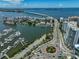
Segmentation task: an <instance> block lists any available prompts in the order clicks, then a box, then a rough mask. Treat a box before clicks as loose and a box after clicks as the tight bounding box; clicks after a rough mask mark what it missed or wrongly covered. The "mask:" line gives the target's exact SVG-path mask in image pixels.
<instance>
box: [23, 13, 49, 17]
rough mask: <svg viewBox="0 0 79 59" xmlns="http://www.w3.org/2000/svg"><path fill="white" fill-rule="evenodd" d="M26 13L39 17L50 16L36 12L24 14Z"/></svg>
mask: <svg viewBox="0 0 79 59" xmlns="http://www.w3.org/2000/svg"><path fill="white" fill-rule="evenodd" d="M24 13H29V14H34V15H39V16H44V17H48V15H46V14H42V13H36V12H24Z"/></svg>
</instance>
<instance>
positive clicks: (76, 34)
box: [62, 21, 79, 49]
mask: <svg viewBox="0 0 79 59" xmlns="http://www.w3.org/2000/svg"><path fill="white" fill-rule="evenodd" d="M62 30H63V36H64V43H65V44H66V45H67V47H68V48H70V49H73V48H74V47H75V44H79V28H78V26H77V22H74V21H70V22H67V21H65V22H64V23H63V26H62Z"/></svg>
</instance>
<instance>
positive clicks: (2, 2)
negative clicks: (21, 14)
mask: <svg viewBox="0 0 79 59" xmlns="http://www.w3.org/2000/svg"><path fill="white" fill-rule="evenodd" d="M23 1H24V0H0V7H6V8H7V7H21V6H23V5H24V4H23Z"/></svg>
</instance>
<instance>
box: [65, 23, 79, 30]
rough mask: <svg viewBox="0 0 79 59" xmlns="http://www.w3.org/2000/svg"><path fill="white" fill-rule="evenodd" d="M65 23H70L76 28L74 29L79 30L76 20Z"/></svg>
mask: <svg viewBox="0 0 79 59" xmlns="http://www.w3.org/2000/svg"><path fill="white" fill-rule="evenodd" d="M65 23H68V25H69V26H70V27H71V28H72V29H74V30H79V27H78V26H77V22H75V21H69V22H65Z"/></svg>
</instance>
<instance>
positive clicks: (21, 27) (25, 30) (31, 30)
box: [0, 9, 78, 53]
mask: <svg viewBox="0 0 79 59" xmlns="http://www.w3.org/2000/svg"><path fill="white" fill-rule="evenodd" d="M27 10H29V9H27ZM36 10H37V9H36ZM40 10H42V9H40ZM44 10H48V11H49V13H47V11H44ZM44 10H42V11H44V12H45V13H44V12H43V13H44V14H47V15H49V14H51V13H50V12H51V11H53V12H56V14H57V15H54V14H55V13H54V14H53V13H52V14H51V15H50V16H53V15H54V17H56V16H57V17H56V18H57V19H59V17H67V16H73V15H78V13H76V14H74V13H75V11H74V12H73V11H71V12H70V13H69V14H71V15H68V13H67V14H65V13H60V12H61V11H60V10H62V9H44ZM70 10H71V9H70ZM37 11H38V12H39V10H37ZM37 11H36V13H38V12H37ZM58 11H59V13H60V15H59V14H58V13H57V12H58ZM63 11H64V12H65V10H63ZM67 11H68V10H66V12H67ZM30 12H35V10H33V11H32V10H31V11H30ZM72 12H73V13H72ZM0 13H1V17H0V25H1V26H0V33H1V32H3V31H5V29H6V30H7V29H8V30H10V28H11V29H12V32H11V33H9V34H8V35H7V36H6V34H7V32H6V33H4V34H3V35H4V36H3V37H2V38H1V39H0V45H1V46H0V47H1V49H0V51H2V52H5V53H6V50H5V49H6V48H7V49H10V47H11V46H14V42H15V43H16V42H18V40H19V39H22V40H24V41H26V42H34V41H36V40H37V39H39V38H40V37H41V36H43V35H44V34H45V33H46V34H47V33H49V32H50V30H51V27H50V26H46V24H44V25H43V23H44V22H40V23H42V25H39V26H29V25H28V24H26V23H24V24H21V23H17V25H14V26H12V25H6V24H3V19H4V17H11V18H15V17H16V18H17V17H25V16H32V17H37V18H39V17H40V18H41V17H42V16H41V15H40V16H39V15H35V14H34V13H29V11H28V13H27V12H25V13H16V12H0ZM39 13H42V12H39ZM39 13H38V14H39ZM43 13H42V14H43ZM58 15H59V16H58ZM40 18H39V19H40ZM42 18H43V17H42ZM48 18H49V17H48ZM48 18H47V19H48ZM33 19H36V18H33ZM33 19H30V20H31V21H34V20H33ZM47 19H46V20H47ZM52 19H53V18H52ZM40 20H41V19H40ZM48 20H50V19H48ZM50 23H51V22H50ZM18 33H19V34H18ZM3 43H5V44H3Z"/></svg>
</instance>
